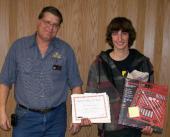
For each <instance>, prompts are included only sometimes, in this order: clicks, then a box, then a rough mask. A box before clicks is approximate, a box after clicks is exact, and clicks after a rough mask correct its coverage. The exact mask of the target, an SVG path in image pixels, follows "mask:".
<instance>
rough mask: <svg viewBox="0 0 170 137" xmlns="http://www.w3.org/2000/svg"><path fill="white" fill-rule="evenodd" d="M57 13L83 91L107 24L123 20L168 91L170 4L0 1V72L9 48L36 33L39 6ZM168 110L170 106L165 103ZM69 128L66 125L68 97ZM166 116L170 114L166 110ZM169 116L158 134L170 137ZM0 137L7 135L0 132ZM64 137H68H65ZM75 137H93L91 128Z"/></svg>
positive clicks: (154, 0)
mask: <svg viewBox="0 0 170 137" xmlns="http://www.w3.org/2000/svg"><path fill="white" fill-rule="evenodd" d="M47 5H53V6H56V7H58V8H59V9H60V10H61V12H62V14H63V17H64V23H63V24H62V26H61V29H60V31H59V33H58V37H61V38H62V39H64V40H65V41H67V42H68V43H69V44H70V45H71V46H72V47H73V49H74V51H75V54H76V57H77V61H78V65H79V69H80V73H81V76H82V79H83V81H84V85H83V89H84V90H85V87H86V81H87V74H88V69H89V66H90V64H91V62H92V61H93V60H94V58H95V57H96V55H97V54H99V52H100V51H101V50H105V49H107V48H109V46H108V45H107V44H106V43H105V33H106V27H107V25H108V24H109V22H110V21H111V19H112V18H114V17H116V16H125V17H128V18H130V19H131V20H132V22H133V24H134V27H135V28H136V31H137V40H136V42H135V43H134V46H133V47H135V48H137V49H138V50H139V51H141V52H142V53H144V54H145V55H146V56H148V57H149V58H150V60H151V62H152V63H153V65H154V71H155V81H156V83H161V84H166V85H168V86H169V87H170V71H169V70H170V61H169V59H170V48H169V43H170V0H0V27H1V31H0V68H1V67H2V64H3V62H4V59H5V56H6V53H7V51H8V49H9V47H10V46H11V43H12V42H13V41H14V40H16V39H17V38H20V37H22V36H25V35H30V34H32V33H34V32H35V30H36V21H37V16H38V14H39V12H40V10H41V9H42V7H43V6H47ZM168 104H169V106H170V101H169V103H168ZM14 106H15V102H14V99H13V90H11V94H10V97H9V101H8V115H10V114H11V113H12V111H13V110H14ZM67 106H68V127H69V124H70V122H71V116H70V115H71V110H70V109H71V107H70V98H69V97H68V102H67ZM169 110H170V109H169ZM168 121H170V113H167V122H166V124H165V130H164V133H163V134H153V135H152V137H169V136H170V124H169V123H168ZM0 137H11V132H4V131H2V130H0ZM66 137H71V135H70V133H69V132H67V133H66ZM75 137H97V130H96V126H95V125H94V126H92V127H85V128H82V130H81V132H80V133H79V134H77V135H76V136H75Z"/></svg>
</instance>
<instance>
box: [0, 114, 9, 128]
mask: <svg viewBox="0 0 170 137" xmlns="http://www.w3.org/2000/svg"><path fill="white" fill-rule="evenodd" d="M0 128H1V129H3V130H5V131H8V130H10V128H11V125H10V122H9V119H8V117H7V114H6V112H1V113H0Z"/></svg>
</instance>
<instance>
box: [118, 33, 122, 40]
mask: <svg viewBox="0 0 170 137" xmlns="http://www.w3.org/2000/svg"><path fill="white" fill-rule="evenodd" d="M118 41H122V33H119V34H118Z"/></svg>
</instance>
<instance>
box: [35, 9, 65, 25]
mask: <svg viewBox="0 0 170 137" xmlns="http://www.w3.org/2000/svg"><path fill="white" fill-rule="evenodd" d="M45 12H50V13H52V14H53V15H55V16H57V17H59V18H60V24H61V23H62V22H63V17H62V14H61V12H60V11H59V10H58V9H57V8H56V7H53V6H47V7H44V8H43V9H42V11H41V12H40V14H39V16H38V19H42V18H43V17H44V13H45Z"/></svg>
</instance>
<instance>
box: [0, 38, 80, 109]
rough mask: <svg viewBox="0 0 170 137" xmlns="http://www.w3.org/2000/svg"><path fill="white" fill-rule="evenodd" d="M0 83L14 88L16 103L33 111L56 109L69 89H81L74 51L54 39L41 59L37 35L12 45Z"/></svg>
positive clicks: (64, 98)
mask: <svg viewBox="0 0 170 137" xmlns="http://www.w3.org/2000/svg"><path fill="white" fill-rule="evenodd" d="M0 83H3V84H5V85H7V86H10V85H12V84H14V85H15V98H16V102H17V103H19V104H22V105H24V106H27V107H29V108H34V109H43V108H51V107H56V106H58V105H59V104H61V103H62V102H65V101H66V97H67V91H68V90H69V88H73V87H76V86H81V85H82V80H81V78H80V75H79V71H78V66H77V63H76V58H75V55H74V52H73V50H72V49H71V47H70V46H69V45H68V44H67V43H65V42H64V41H62V40H60V39H59V38H54V39H53V40H52V42H51V43H50V45H49V47H48V50H47V52H46V54H45V55H44V56H43V57H42V55H41V54H40V51H39V49H38V46H37V44H36V40H35V35H32V36H29V37H24V38H21V39H19V40H17V41H16V42H14V44H13V45H12V47H11V48H10V50H9V52H8V54H7V57H6V60H5V63H4V65H3V68H2V71H1V74H0Z"/></svg>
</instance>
